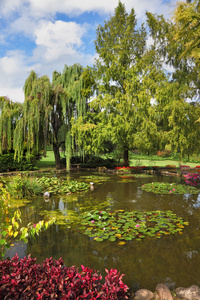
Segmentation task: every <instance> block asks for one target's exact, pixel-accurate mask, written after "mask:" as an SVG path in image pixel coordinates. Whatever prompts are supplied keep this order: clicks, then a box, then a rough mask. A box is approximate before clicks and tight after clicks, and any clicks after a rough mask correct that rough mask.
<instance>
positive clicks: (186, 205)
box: [12, 174, 200, 290]
mask: <svg viewBox="0 0 200 300" xmlns="http://www.w3.org/2000/svg"><path fill="white" fill-rule="evenodd" d="M80 175H81V174H79V175H77V174H76V175H75V176H76V179H78V178H77V177H79V176H80ZM71 178H73V176H72V177H71ZM71 178H70V179H71ZM179 180H180V179H178V178H173V177H163V176H160V177H159V176H154V177H152V178H142V179H134V180H132V181H123V180H119V178H118V177H117V176H114V175H111V176H110V179H109V180H107V181H104V182H102V184H101V185H97V184H95V188H94V190H92V191H91V190H89V191H88V192H86V193H81V194H78V195H70V196H67V195H66V196H61V197H51V198H50V200H49V201H48V202H45V201H44V199H43V198H42V197H41V198H35V199H33V201H32V203H31V204H28V205H27V206H25V207H23V208H22V214H23V222H24V223H28V222H30V221H33V222H37V221H38V220H40V219H41V218H42V217H43V215H42V214H43V213H44V211H49V212H50V211H54V212H59V214H60V215H62V216H63V217H64V219H63V220H64V222H63V224H64V225H60V226H58V225H53V226H52V227H50V228H49V229H48V231H47V232H44V233H42V234H41V235H39V236H38V237H36V239H35V240H30V241H29V243H28V244H27V245H26V247H24V248H23V254H26V255H28V254H29V253H31V255H32V257H37V261H38V262H42V261H43V260H44V259H45V258H46V257H51V256H52V257H53V258H55V259H59V258H60V257H62V258H63V260H64V262H65V264H66V265H67V266H71V265H76V266H77V267H80V266H81V264H83V265H85V266H88V267H91V268H93V269H96V270H100V272H101V273H102V274H105V273H104V269H105V268H108V269H110V268H116V269H118V270H119V271H120V272H121V273H124V274H125V277H124V281H125V283H126V284H128V285H129V286H130V287H132V288H133V289H134V290H136V289H139V288H148V289H151V290H154V289H155V286H156V285H157V284H158V283H166V284H167V285H168V286H169V287H170V288H172V289H174V288H176V287H179V286H184V287H188V286H190V285H192V284H196V285H200V281H199V278H200V252H199V249H200V235H199V228H200V210H199V206H200V195H188V194H185V195H156V194H153V193H147V192H143V191H142V190H141V188H140V187H141V186H142V184H144V183H146V182H152V181H168V182H177V181H179ZM103 206H107V207H109V208H110V209H111V210H116V209H125V210H128V211H130V210H140V211H150V210H172V211H173V212H174V213H176V214H177V215H178V216H180V217H182V218H183V219H184V220H185V221H188V222H189V226H187V227H186V228H185V229H184V230H183V235H178V234H177V235H170V236H165V237H163V238H161V239H153V238H145V239H144V240H142V241H141V242H137V241H134V240H133V241H130V242H127V243H126V244H125V245H123V246H119V245H118V244H117V242H109V241H103V242H100V243H98V242H96V241H94V240H93V239H92V238H89V237H88V236H85V235H84V234H83V233H82V232H79V230H76V228H73V227H72V228H71V227H70V226H69V223H68V219H69V217H70V216H71V214H72V213H77V214H79V213H80V212H82V211H84V210H87V209H89V208H90V209H92V208H94V207H103ZM16 250H17V252H20V251H21V250H20V249H16ZM12 254H13V253H12ZM19 254H20V253H19Z"/></svg>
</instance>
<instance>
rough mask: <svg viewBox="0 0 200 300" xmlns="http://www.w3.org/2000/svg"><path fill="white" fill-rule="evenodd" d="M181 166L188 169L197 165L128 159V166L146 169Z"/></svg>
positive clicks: (171, 161)
mask: <svg viewBox="0 0 200 300" xmlns="http://www.w3.org/2000/svg"><path fill="white" fill-rule="evenodd" d="M180 164H181V165H187V166H190V167H195V166H197V165H198V163H192V162H181V163H180V161H176V160H169V159H168V160H155V159H148V160H147V159H134V158H131V159H130V166H146V167H152V166H158V167H165V166H166V165H175V166H176V167H180Z"/></svg>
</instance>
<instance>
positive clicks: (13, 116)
mask: <svg viewBox="0 0 200 300" xmlns="http://www.w3.org/2000/svg"><path fill="white" fill-rule="evenodd" d="M21 115H22V104H21V103H15V102H12V101H11V100H9V99H8V98H6V97H0V135H1V139H0V154H3V153H6V152H11V151H13V136H14V131H15V128H16V125H17V122H18V120H19V118H20V117H21Z"/></svg>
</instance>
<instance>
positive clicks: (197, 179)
mask: <svg viewBox="0 0 200 300" xmlns="http://www.w3.org/2000/svg"><path fill="white" fill-rule="evenodd" d="M184 178H185V182H186V183H187V184H189V185H191V186H199V185H200V175H199V174H198V173H187V174H186V175H184Z"/></svg>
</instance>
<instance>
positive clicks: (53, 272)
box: [0, 255, 129, 300]
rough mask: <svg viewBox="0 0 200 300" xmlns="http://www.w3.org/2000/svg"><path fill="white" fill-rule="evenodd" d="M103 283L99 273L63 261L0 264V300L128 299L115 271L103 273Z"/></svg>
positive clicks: (124, 285)
mask: <svg viewBox="0 0 200 300" xmlns="http://www.w3.org/2000/svg"><path fill="white" fill-rule="evenodd" d="M105 271H106V273H107V275H106V276H105V281H104V283H102V276H101V275H100V274H99V272H98V271H95V270H94V271H93V270H92V269H90V268H88V267H84V266H83V265H82V266H81V271H80V272H79V270H78V268H76V267H75V266H72V267H66V266H64V262H63V260H62V259H61V258H60V259H59V260H53V259H52V258H47V259H46V260H45V261H44V262H43V263H42V264H37V263H36V258H31V256H30V255H29V256H28V257H27V258H26V257H25V258H23V259H21V260H19V257H18V256H17V255H15V256H14V257H13V258H12V259H11V260H4V261H2V262H0V294H1V298H2V299H91V300H92V299H94V300H95V299H99V300H101V299H102V300H109V299H113V300H114V299H116V300H117V299H118V300H119V299H128V297H127V296H126V295H127V291H128V289H129V288H128V286H127V285H126V284H124V283H123V281H122V277H123V276H124V275H123V274H120V272H118V271H117V270H116V269H111V270H110V271H109V270H107V269H106V270H105Z"/></svg>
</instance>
